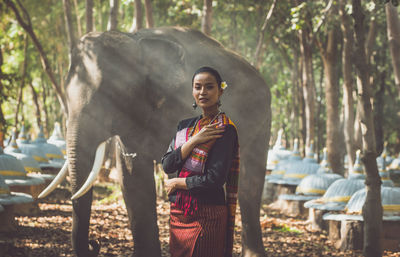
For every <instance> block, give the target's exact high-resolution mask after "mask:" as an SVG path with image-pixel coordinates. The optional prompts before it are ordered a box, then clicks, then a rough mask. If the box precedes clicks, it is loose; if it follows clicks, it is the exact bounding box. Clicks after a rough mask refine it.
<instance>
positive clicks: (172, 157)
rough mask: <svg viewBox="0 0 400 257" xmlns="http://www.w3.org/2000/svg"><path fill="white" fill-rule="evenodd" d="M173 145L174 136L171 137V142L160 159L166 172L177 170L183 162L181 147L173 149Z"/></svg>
mask: <svg viewBox="0 0 400 257" xmlns="http://www.w3.org/2000/svg"><path fill="white" fill-rule="evenodd" d="M174 146H175V138H174V139H172V141H171V143H170V144H169V146H168V150H167V152H166V153H165V154H164V156H163V157H162V159H161V163H162V165H163V169H164V171H165V173H167V174H170V173H174V172H176V171H177V170H180V169H182V166H183V164H184V160H183V159H182V157H181V156H182V155H181V147H178V148H176V149H174Z"/></svg>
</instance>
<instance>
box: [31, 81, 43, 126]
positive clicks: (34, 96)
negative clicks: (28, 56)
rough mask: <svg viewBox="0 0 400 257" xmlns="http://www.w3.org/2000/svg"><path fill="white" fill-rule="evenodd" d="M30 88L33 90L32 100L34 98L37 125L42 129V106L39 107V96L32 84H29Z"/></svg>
mask: <svg viewBox="0 0 400 257" xmlns="http://www.w3.org/2000/svg"><path fill="white" fill-rule="evenodd" d="M29 86H30V88H31V90H32V98H33V102H34V104H35V107H36V124H37V126H38V128H40V125H41V119H40V106H39V101H38V96H37V93H36V90H35V88H34V87H33V85H32V82H30V83H29Z"/></svg>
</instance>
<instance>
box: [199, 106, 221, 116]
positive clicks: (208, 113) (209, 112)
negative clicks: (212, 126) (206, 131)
mask: <svg viewBox="0 0 400 257" xmlns="http://www.w3.org/2000/svg"><path fill="white" fill-rule="evenodd" d="M218 113H219V109H218V107H215V108H212V109H210V110H206V109H203V117H204V118H210V119H212V118H214V117H215V116H216V115H217V114H218Z"/></svg>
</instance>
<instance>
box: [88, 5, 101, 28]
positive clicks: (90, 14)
mask: <svg viewBox="0 0 400 257" xmlns="http://www.w3.org/2000/svg"><path fill="white" fill-rule="evenodd" d="M85 3H86V6H85V10H86V33H89V32H92V31H93V0H86V1H85ZM99 15H100V16H101V13H100V14H99Z"/></svg>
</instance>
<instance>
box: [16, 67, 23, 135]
mask: <svg viewBox="0 0 400 257" xmlns="http://www.w3.org/2000/svg"><path fill="white" fill-rule="evenodd" d="M22 77H23V78H24V77H25V76H24V75H23V76H22ZM24 84H25V83H24V79H21V85H20V86H19V91H18V100H17V107H16V108H15V116H14V127H17V126H18V114H19V110H20V109H22V97H23V92H24Z"/></svg>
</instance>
